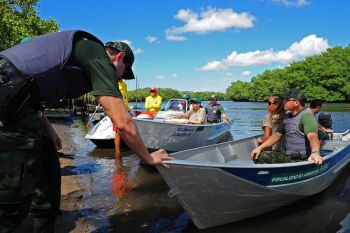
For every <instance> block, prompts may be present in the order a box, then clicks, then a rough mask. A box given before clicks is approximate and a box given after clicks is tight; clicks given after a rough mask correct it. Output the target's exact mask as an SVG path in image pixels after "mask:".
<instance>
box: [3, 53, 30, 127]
mask: <svg viewBox="0 0 350 233" xmlns="http://www.w3.org/2000/svg"><path fill="white" fill-rule="evenodd" d="M34 87H35V85H34V78H30V77H29V76H26V75H23V74H21V73H20V72H19V71H18V70H17V69H16V68H15V67H14V66H13V65H12V64H11V63H10V62H9V61H8V60H6V59H0V127H3V126H6V125H8V124H9V123H10V122H11V120H13V119H14V118H15V117H16V116H17V114H18V113H19V112H20V111H21V110H22V108H23V106H24V105H25V104H26V103H28V102H29V101H30V100H31V99H33V98H32V97H33V95H34V93H35V92H34V90H35V88H34Z"/></svg>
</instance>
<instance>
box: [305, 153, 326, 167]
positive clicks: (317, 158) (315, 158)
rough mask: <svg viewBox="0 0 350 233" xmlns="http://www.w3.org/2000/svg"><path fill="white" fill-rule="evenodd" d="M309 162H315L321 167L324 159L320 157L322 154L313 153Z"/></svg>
mask: <svg viewBox="0 0 350 233" xmlns="http://www.w3.org/2000/svg"><path fill="white" fill-rule="evenodd" d="M308 160H309V161H313V162H314V163H315V164H316V165H321V164H322V161H323V158H322V157H321V155H320V152H318V151H313V152H312V153H311V155H310V156H309V158H308Z"/></svg>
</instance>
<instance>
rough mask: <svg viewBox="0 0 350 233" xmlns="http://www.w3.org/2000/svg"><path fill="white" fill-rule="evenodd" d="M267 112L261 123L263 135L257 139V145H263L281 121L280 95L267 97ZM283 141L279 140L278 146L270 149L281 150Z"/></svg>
mask: <svg viewBox="0 0 350 233" xmlns="http://www.w3.org/2000/svg"><path fill="white" fill-rule="evenodd" d="M266 107H267V111H268V113H267V114H266V115H265V117H264V119H263V123H262V129H263V131H264V135H263V136H262V138H259V140H258V143H263V142H265V141H267V139H268V138H269V137H271V135H272V134H273V133H274V132H275V131H276V129H277V127H278V126H279V125H280V124H281V122H282V121H283V118H284V115H285V112H286V111H285V110H284V106H283V101H282V98H281V96H280V95H278V94H273V95H271V96H270V97H269V100H268V101H267V106H266ZM282 144H283V140H281V141H280V142H279V143H278V145H281V146H278V145H277V144H276V145H274V146H273V147H272V149H273V150H275V149H278V148H279V150H282V146H283V145H282Z"/></svg>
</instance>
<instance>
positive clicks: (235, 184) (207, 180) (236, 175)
mask: <svg viewBox="0 0 350 233" xmlns="http://www.w3.org/2000/svg"><path fill="white" fill-rule="evenodd" d="M256 138H257V137H250V138H246V139H242V140H238V141H230V142H225V143H221V144H216V145H211V146H205V147H201V148H195V149H191V150H186V151H181V152H177V153H173V154H172V156H173V157H174V158H175V160H171V161H167V164H168V165H169V166H170V168H168V169H166V168H165V169H164V168H162V167H160V166H157V169H158V170H159V171H160V173H161V175H162V176H163V178H164V179H165V181H166V182H167V184H168V185H169V187H170V191H169V195H171V196H175V197H176V198H177V199H178V200H179V202H180V203H181V204H182V206H183V208H184V209H185V211H186V212H187V213H188V214H189V216H190V217H191V219H192V221H193V222H194V224H195V225H196V226H197V227H198V228H200V229H204V228H208V227H213V226H217V225H222V224H226V223H230V222H235V221H238V220H242V219H246V218H249V217H252V216H255V215H258V214H262V213H265V212H268V211H271V210H274V209H277V208H280V207H283V206H286V205H288V204H291V203H293V202H296V201H297V200H299V199H301V198H304V197H307V196H310V195H313V194H316V193H319V192H321V191H323V190H324V189H326V188H327V187H328V186H329V185H330V184H331V183H332V182H333V181H334V179H335V178H336V177H337V176H338V175H339V174H340V172H341V171H342V169H343V168H344V166H345V165H346V164H347V163H348V162H349V161H350V142H349V134H348V131H347V133H344V134H334V137H333V138H334V139H333V140H328V141H324V145H323V146H322V149H321V155H322V156H323V158H324V161H323V164H322V165H320V166H317V165H315V164H314V163H312V162H309V161H302V162H295V163H280V164H254V163H253V161H252V160H250V158H249V154H250V152H251V151H252V150H253V149H254V148H255V147H256V146H257V143H256Z"/></svg>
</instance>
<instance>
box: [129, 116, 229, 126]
mask: <svg viewBox="0 0 350 233" xmlns="http://www.w3.org/2000/svg"><path fill="white" fill-rule="evenodd" d="M133 120H134V121H145V122H152V123H155V124H167V125H173V126H186V127H189V128H193V127H200V126H204V127H215V126H219V125H220V126H221V125H231V126H232V124H233V121H228V122H219V123H213V124H178V123H172V122H166V121H158V120H153V119H152V120H150V119H140V118H133Z"/></svg>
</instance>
